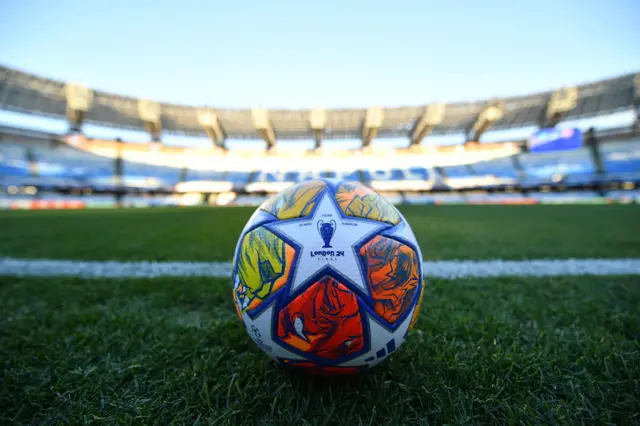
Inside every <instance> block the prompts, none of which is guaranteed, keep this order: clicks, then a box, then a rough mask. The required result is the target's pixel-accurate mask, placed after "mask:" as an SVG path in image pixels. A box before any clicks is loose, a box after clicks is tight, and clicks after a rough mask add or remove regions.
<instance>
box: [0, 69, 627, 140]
mask: <svg viewBox="0 0 640 426" xmlns="http://www.w3.org/2000/svg"><path fill="white" fill-rule="evenodd" d="M634 77H636V74H627V75H622V76H619V77H615V78H610V79H606V80H601V81H597V82H593V83H588V84H583V85H579V86H577V87H576V89H577V94H578V99H577V104H576V105H575V107H573V108H572V109H571V110H570V111H568V112H567V114H566V115H565V118H569V119H571V118H587V117H593V116H598V115H606V114H610V113H613V112H616V111H619V110H622V109H626V108H629V107H632V106H633V105H634V102H635V97H636V94H635V89H634ZM66 87H67V84H66V83H65V82H62V81H56V80H51V79H47V78H43V77H39V76H36V75H33V74H29V73H25V72H22V71H19V70H15V69H11V68H8V67H4V66H0V109H6V110H10V111H16V112H21V113H27V114H35V115H41V116H46V117H52V118H60V119H64V118H66V117H67V92H66ZM552 94H553V92H552V91H548V92H541V93H535V94H531V95H526V96H515V97H508V98H502V99H489V100H485V101H474V102H458V103H449V104H446V105H445V108H444V115H443V116H442V118H441V120H439V123H438V124H437V125H435V126H433V129H432V131H431V133H432V134H434V135H438V134H451V133H461V132H466V131H468V129H469V128H470V127H471V126H473V123H474V122H475V121H476V119H477V117H478V116H479V115H480V114H481V113H482V111H483V110H484V109H485V108H486V107H487V105H495V104H499V105H501V108H502V110H503V114H502V116H501V117H500V118H498V119H497V120H496V121H495V122H494V123H493V124H492V128H494V129H507V128H516V127H524V126H530V125H537V124H539V122H540V117H541V116H542V115H544V113H545V111H546V108H547V104H548V102H549V100H550V99H551V96H552ZM140 102H141V100H139V99H136V98H131V97H126V96H120V95H116V94H113V93H106V92H100V91H92V102H91V106H90V107H89V108H88V110H87V111H86V115H85V121H86V122H89V123H92V124H97V125H103V126H109V127H116V128H122V129H130V130H144V129H145V126H144V122H143V121H142V120H141V119H140V112H139V111H140ZM158 105H159V107H160V120H161V123H160V124H161V128H162V131H163V132H165V133H170V134H178V135H190V136H204V135H205V134H206V133H205V130H204V129H203V126H202V125H201V121H200V120H199V112H201V111H202V110H204V109H207V108H206V107H196V106H187V105H176V104H168V103H160V104H158ZM426 110H427V105H422V106H408V107H394V108H382V117H383V118H382V119H381V122H380V125H379V127H378V131H377V134H376V137H410V136H411V134H412V131H413V129H414V127H415V126H416V123H417V122H418V121H420V119H421V118H422V117H423V116H425V112H426ZM213 111H214V113H215V116H216V117H217V120H218V122H219V125H220V128H221V129H222V131H223V132H224V136H225V137H226V138H231V139H255V138H256V137H257V133H256V127H257V124H256V118H255V114H254V112H255V111H252V110H249V109H247V110H242V109H225V108H213ZM267 114H268V115H266V117H267V121H268V122H269V124H270V126H271V128H272V130H273V133H274V134H275V137H276V139H278V140H283V139H313V138H314V129H312V127H311V124H310V114H311V110H283V109H272V110H268V111H267ZM367 116H368V110H367V109H366V108H362V109H329V110H326V112H325V114H324V122H323V138H325V139H346V138H360V137H361V136H362V133H363V126H366V124H365V122H366V121H367V119H368V117H367ZM316 130H317V129H316Z"/></svg>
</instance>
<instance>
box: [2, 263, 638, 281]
mask: <svg viewBox="0 0 640 426" xmlns="http://www.w3.org/2000/svg"><path fill="white" fill-rule="evenodd" d="M424 272H425V276H427V277H435V278H445V279H456V278H483V277H553V276H575V275H600V276H606V275H640V259H562V260H560V259H556V260H544V259H540V260H440V261H425V262H424ZM0 275H1V276H13V277H80V278H157V277H212V278H229V277H230V276H231V262H153V261H145V262H118V261H76V260H42V259H13V258H0Z"/></svg>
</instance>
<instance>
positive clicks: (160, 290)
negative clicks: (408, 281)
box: [0, 206, 640, 425]
mask: <svg viewBox="0 0 640 426" xmlns="http://www.w3.org/2000/svg"><path fill="white" fill-rule="evenodd" d="M252 210H253V209H245V208H231V209H154V210H119V211H112V210H95V211H66V212H65V211H60V212H51V211H48V212H45V211H42V212H0V257H2V256H14V257H28V258H63V259H94V260H106V259H121V260H151V259H155V260H225V261H227V260H230V258H231V254H232V250H233V247H234V245H235V243H236V239H237V237H238V234H239V233H240V230H241V229H242V227H243V226H244V224H245V222H246V220H247V219H248V217H249V215H250V214H251V212H252ZM402 211H403V213H404V214H405V216H406V217H407V219H408V220H409V222H410V223H411V225H412V227H413V229H414V231H415V233H416V234H417V237H418V240H419V241H420V244H421V246H422V249H423V252H424V253H423V254H424V257H425V258H427V259H486V258H503V259H522V258H569V257H634V258H638V257H640V232H639V231H640V225H639V223H640V222H638V220H637V218H638V217H640V208H639V207H638V206H526V207H522V206H508V207H501V206H473V207H471V206H469V207H463V206H452V207H404V208H402ZM639 306H640V277H639V276H626V277H625V276H621V277H600V278H596V277H565V278H562V277H561V278H547V279H522V278H508V279H507V278H505V279H487V280H456V281H439V280H434V281H430V282H429V283H428V286H427V290H426V293H425V298H424V306H423V309H422V313H421V317H420V320H419V321H418V324H417V327H416V330H415V331H414V332H412V333H411V335H410V337H409V339H408V341H407V343H405V345H403V346H402V347H401V348H400V349H399V350H398V351H396V352H395V353H394V355H393V356H392V357H391V358H390V359H389V360H387V361H385V362H384V363H383V364H382V365H381V366H380V367H378V368H376V369H374V370H373V371H371V372H369V373H367V374H365V375H362V376H358V377H352V378H347V379H344V378H343V379H338V378H334V379H319V378H310V377H304V376H300V375H296V374H294V373H291V372H289V371H287V370H284V369H282V368H281V367H278V366H277V365H276V364H275V363H274V362H272V361H271V360H269V359H268V358H267V357H266V356H265V355H264V354H263V353H262V352H261V351H260V350H259V348H258V347H257V346H256V345H255V344H254V343H253V342H252V341H251V340H250V339H249V337H248V336H247V334H246V331H245V330H244V326H243V325H242V324H241V323H240V321H239V320H238V319H237V317H236V315H235V312H234V308H233V303H232V297H231V284H230V282H229V280H216V279H193V278H190V279H175V278H172V279H154V280H81V279H62V278H50V279H42V278H39V279H35V278H33V279H27V278H15V277H0V424H2V425H4V424H25V423H33V424H65V423H67V424H79V423H104V422H106V423H111V424H112V423H120V424H153V423H155V424H169V423H172V422H173V423H175V424H226V425H287V424H295V425H307V424H312V425H315V424H319V425H320V424H325V425H334V424H335V425H370V424H386V425H414V424H443V423H444V424H461V425H468V424H473V423H475V424H505V423H509V424H544V425H550V424H580V423H588V424H640V415H639V414H638V412H639V408H640V382H639V380H638V379H639V378H640V309H638V307H639Z"/></svg>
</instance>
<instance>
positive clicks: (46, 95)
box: [0, 67, 640, 208]
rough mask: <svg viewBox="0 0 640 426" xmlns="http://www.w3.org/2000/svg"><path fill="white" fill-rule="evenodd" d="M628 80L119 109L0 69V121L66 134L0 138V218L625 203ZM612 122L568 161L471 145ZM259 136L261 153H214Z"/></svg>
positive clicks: (632, 83)
mask: <svg viewBox="0 0 640 426" xmlns="http://www.w3.org/2000/svg"><path fill="white" fill-rule="evenodd" d="M638 80H639V79H638V76H637V75H634V74H630V75H625V76H620V77H616V78H612V79H607V80H602V81H599V82H595V83H589V84H585V85H580V86H575V87H567V88H563V89H559V90H556V91H552V92H546V93H538V94H534V95H529V96H520V97H512V98H505V99H498V100H496V99H493V100H488V101H481V102H470V103H457V104H431V105H426V106H424V107H403V108H369V109H362V110H359V109H352V110H323V109H315V110H300V111H283V110H264V109H259V110H251V111H249V110H245V111H239V110H224V109H216V110H213V109H201V108H197V107H188V106H178V105H168V104H161V103H156V102H152V101H148V100H138V99H133V98H127V97H122V96H118V95H113V94H107V93H102V92H97V91H92V90H90V89H88V88H85V87H83V86H79V85H75V84H74V85H72V84H65V83H63V82H58V81H53V80H48V79H44V78H40V77H37V76H34V75H32V74H28V73H24V72H21V71H18V70H13V69H9V68H6V67H0V95H1V96H0V99H2V103H1V104H0V107H1V108H2V109H4V110H8V111H13V112H19V113H23V114H31V115H39V116H47V117H53V118H59V119H61V118H65V117H66V119H67V120H68V123H69V129H70V132H69V133H68V134H66V135H61V134H51V133H46V132H40V131H34V130H29V129H21V128H14V127H1V128H0V191H2V195H1V196H0V197H1V199H2V200H3V201H2V203H0V205H3V206H5V207H6V206H16V205H19V206H25V205H26V206H36V207H34V208H48V207H47V206H49V207H55V208H58V207H59V206H60V205H62V206H70V208H77V207H78V206H79V205H82V206H108V205H121V206H145V205H146V206H153V205H180V204H220V205H227V204H256V203H259V202H261V201H262V200H264V199H265V197H267V196H268V195H269V194H271V193H274V192H277V191H279V190H281V189H283V188H285V187H286V186H288V185H291V184H294V183H296V182H300V181H303V180H306V179H315V178H342V179H349V180H357V181H360V182H363V183H365V184H367V185H369V186H371V187H372V188H374V189H376V190H378V191H379V192H381V193H383V194H385V195H386V196H387V197H388V198H389V199H391V200H393V201H394V202H415V203H420V202H428V203H443V202H471V203H484V202H490V201H493V202H504V203H512V202H524V203H529V202H534V201H535V202H547V201H549V200H552V201H554V202H556V201H557V200H574V201H575V200H585V199H592V198H594V197H600V199H601V200H606V199H607V198H606V197H607V196H609V197H611V196H612V195H611V194H618V195H620V194H621V193H624V194H625V195H624V197H626V198H625V199H627V198H628V194H630V193H632V192H633V191H635V188H636V187H637V185H638V184H639V183H640V135H639V131H638V130H639V128H640V126H638V119H637V116H638V112H637V111H638V110H639V109H640V107H639V106H638V105H639V104H640V103H639V99H640V95H639V88H638ZM624 111H632V112H634V113H635V117H636V118H635V122H634V123H630V125H628V126H624V127H613V128H595V129H594V128H591V129H590V130H589V131H587V132H586V133H583V132H581V131H580V130H578V129H573V130H571V129H570V128H569V131H568V132H567V131H565V130H562V131H558V132H556V133H557V135H564V134H565V133H566V134H572V135H577V136H579V137H580V143H579V145H576V146H572V147H571V148H570V149H569V148H567V147H564V148H559V149H553V150H547V151H541V150H540V149H539V147H537V146H534V145H531V144H532V143H533V142H532V140H533V139H531V140H522V139H520V140H511V141H507V142H493V143H488V142H485V141H481V140H480V139H481V138H483V137H485V136H486V135H487V134H488V133H489V132H491V131H496V130H499V129H517V128H523V129H524V128H533V129H534V131H535V129H542V130H541V132H542V131H543V130H544V131H545V132H547V133H545V136H544V137H547V138H548V137H549V136H548V135H549V134H551V135H552V136H554V135H556V134H555V133H553V131H552V132H551V133H549V130H550V129H551V130H553V129H554V128H555V126H558V125H559V123H560V121H561V120H570V119H572V120H574V122H576V123H577V122H579V121H580V120H582V121H581V122H585V120H586V121H587V122H589V120H594V122H595V121H597V119H601V118H603V117H607V116H609V115H611V114H615V113H619V112H624ZM576 120H577V121H576ZM85 121H86V122H87V123H92V124H102V125H105V124H106V125H109V126H110V127H115V128H121V129H133V130H140V131H141V130H144V131H146V132H148V134H149V138H150V140H151V142H150V143H132V142H126V141H122V140H100V139H90V138H87V137H86V136H84V135H83V134H82V128H83V124H84V123H85ZM564 123H565V124H566V123H567V122H566V121H565V122H564ZM584 127H585V126H583V128H584ZM165 133H166V134H182V135H207V136H208V137H209V138H210V139H211V141H212V144H211V146H210V147H208V148H202V147H199V148H197V147H176V146H168V145H166V144H163V143H162V142H161V141H162V135H163V134H165ZM446 134H461V135H463V136H462V140H461V141H460V143H459V144H454V145H444V146H435V145H433V144H428V143H426V142H425V141H429V138H430V137H431V136H436V135H446ZM398 136H403V137H406V138H407V140H408V141H409V143H408V146H407V147H406V148H393V147H389V146H383V145H378V144H377V143H376V142H375V141H374V138H385V137H398ZM258 137H260V138H262V139H263V140H264V141H265V142H266V149H249V148H246V149H228V147H227V144H226V141H227V140H228V139H251V138H253V139H256V138H258ZM346 137H348V138H358V139H361V143H362V147H361V148H360V149H352V150H350V149H345V148H340V147H338V148H335V147H334V148H333V149H330V148H328V147H327V146H325V144H324V143H323V141H324V140H325V139H338V138H346ZM304 138H308V139H313V140H314V141H315V145H314V149H313V150H301V149H296V147H295V144H290V145H289V146H285V145H284V144H278V143H277V142H278V141H281V140H287V139H304ZM530 148H531V149H530ZM576 191H581V192H580V193H579V194H580V195H577V194H578V192H576ZM624 191H631V192H624ZM551 192H553V194H551V195H550V193H551ZM607 194H609V195H607ZM632 198H633V197H632ZM17 201H20V203H18V204H16V202H17ZM54 201H55V202H54ZM56 202H58V203H57V204H56ZM21 203H22V204H21ZM34 203H35V204H34ZM20 208H24V207H20Z"/></svg>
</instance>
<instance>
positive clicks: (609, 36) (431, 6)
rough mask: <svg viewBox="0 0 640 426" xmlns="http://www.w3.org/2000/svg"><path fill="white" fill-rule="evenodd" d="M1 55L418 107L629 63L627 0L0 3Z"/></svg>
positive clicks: (8, 59)
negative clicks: (433, 102) (0, 11)
mask: <svg viewBox="0 0 640 426" xmlns="http://www.w3.org/2000/svg"><path fill="white" fill-rule="evenodd" d="M0 5H1V6H0V9H1V10H2V13H1V15H0V62H1V63H3V64H5V65H8V66H12V67H17V68H20V69H23V70H26V71H30V72H34V73H37V74H41V75H44V76H47V77H52V78H56V79H62V80H67V81H69V80H70V81H75V82H80V83H83V84H86V85H88V86H89V87H92V88H96V89H101V90H107V91H111V92H116V93H120V94H126V95H133V96H138V97H146V98H153V99H157V100H162V101H167V102H175V103H188V104H197V105H211V106H214V107H233V108H236V107H237V108H240V107H242V108H250V107H253V106H265V107H284V108H300V107H315V106H323V107H363V106H369V105H374V104H375V105H384V106H397V105H420V104H424V103H427V102H431V101H460V100H474V99H479V98H486V97H490V96H504V95H514V94H522V93H527V92H533V91H539V90H547V89H551V88H555V87H558V86H560V85H563V84H570V83H581V82H586V81H591V80H596V79H599V78H603V77H608V76H613V75H617V74H620V73H626V72H632V71H638V70H640V26H639V25H638V23H637V22H638V21H637V17H638V16H640V1H638V0H555V1H549V0H537V1H533V2H530V1H519V0H511V1H506V0H495V1H489V0H485V1H476V0H450V1H428V0H421V1H418V0H417V1H413V2H410V1H394V2H390V1H375V0H371V1H366V2H365V1H350V2H345V1H324V2H306V1H276V0H274V1H268V2H266V1H264V2H257V1H254V2H251V1H242V0H236V1H225V2H220V1H205V0H203V1H195V0H181V1H173V0H165V1H148V0H128V1H127V0H109V1H97V0H91V1H87V0H82V1H80V0H77V1H70V0H56V1H51V0H0Z"/></svg>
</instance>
